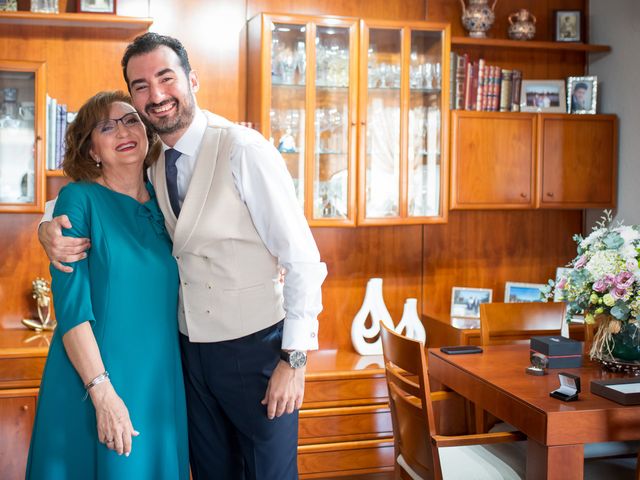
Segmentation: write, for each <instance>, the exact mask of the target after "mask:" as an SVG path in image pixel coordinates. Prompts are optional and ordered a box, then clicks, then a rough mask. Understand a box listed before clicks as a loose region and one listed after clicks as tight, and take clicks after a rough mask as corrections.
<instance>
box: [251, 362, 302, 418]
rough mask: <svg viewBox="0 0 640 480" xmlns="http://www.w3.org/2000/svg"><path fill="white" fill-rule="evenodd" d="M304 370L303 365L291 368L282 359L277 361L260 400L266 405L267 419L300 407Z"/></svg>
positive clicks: (291, 411)
mask: <svg viewBox="0 0 640 480" xmlns="http://www.w3.org/2000/svg"><path fill="white" fill-rule="evenodd" d="M304 372H305V368H304V367H302V368H291V366H290V365H289V364H288V363H287V362H285V361H283V360H280V361H279V362H278V365H276V368H275V370H274V371H273V374H272V375H271V379H270V380H269V385H267V393H266V394H265V396H264V398H263V399H262V402H261V403H262V405H267V417H268V418H269V420H273V418H274V417H280V416H282V415H283V414H284V413H293V411H294V410H298V409H300V407H301V406H302V399H303V398H304Z"/></svg>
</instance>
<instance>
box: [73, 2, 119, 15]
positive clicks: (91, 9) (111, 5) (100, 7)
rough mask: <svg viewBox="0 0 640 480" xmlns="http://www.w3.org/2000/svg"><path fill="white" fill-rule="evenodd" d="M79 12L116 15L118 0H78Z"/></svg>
mask: <svg viewBox="0 0 640 480" xmlns="http://www.w3.org/2000/svg"><path fill="white" fill-rule="evenodd" d="M77 5H78V12H82V13H113V14H115V13H116V0H78V2H77Z"/></svg>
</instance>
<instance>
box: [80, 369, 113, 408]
mask: <svg viewBox="0 0 640 480" xmlns="http://www.w3.org/2000/svg"><path fill="white" fill-rule="evenodd" d="M107 380H109V372H107V371H106V370H105V371H104V372H102V373H101V374H100V375H98V376H97V377H96V378H94V379H93V380H91V381H90V382H89V383H87V384H86V385H85V386H84V389H85V390H86V392H85V394H84V398H83V399H82V401H85V400H86V399H87V397H88V396H89V390H91V389H92V388H93V387H95V386H96V385H98V384H99V383H102V382H106V381H107Z"/></svg>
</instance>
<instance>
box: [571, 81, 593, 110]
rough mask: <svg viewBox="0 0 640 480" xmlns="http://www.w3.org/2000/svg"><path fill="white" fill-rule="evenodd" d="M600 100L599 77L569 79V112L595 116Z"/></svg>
mask: <svg viewBox="0 0 640 480" xmlns="http://www.w3.org/2000/svg"><path fill="white" fill-rule="evenodd" d="M597 99H598V77H596V76H595V75H592V76H588V77H569V78H567V112H568V113H577V114H585V113H586V114H595V113H596V106H597Z"/></svg>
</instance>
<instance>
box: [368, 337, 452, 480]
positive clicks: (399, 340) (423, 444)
mask: <svg viewBox="0 0 640 480" xmlns="http://www.w3.org/2000/svg"><path fill="white" fill-rule="evenodd" d="M381 325H382V329H381V332H380V333H381V337H382V352H383V355H384V367H385V373H386V377H387V386H388V387H389V405H390V407H391V420H392V423H393V436H394V442H395V458H396V459H397V458H398V455H400V454H401V455H402V457H403V459H404V461H405V462H406V463H407V464H408V466H409V467H411V469H413V471H414V472H415V473H417V474H418V475H419V476H420V477H421V478H424V479H431V478H435V479H440V478H442V470H441V467H440V460H439V457H438V450H437V448H436V447H435V445H433V442H432V441H431V436H432V435H434V434H435V433H436V432H435V424H434V420H433V419H434V416H433V406H432V403H431V390H430V388H429V380H428V376H427V361H426V358H425V352H424V345H423V344H422V343H420V342H417V341H415V340H411V339H409V338H407V337H404V336H402V335H398V334H397V333H395V332H394V331H392V330H390V329H388V328H387V327H386V326H385V325H384V324H381Z"/></svg>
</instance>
